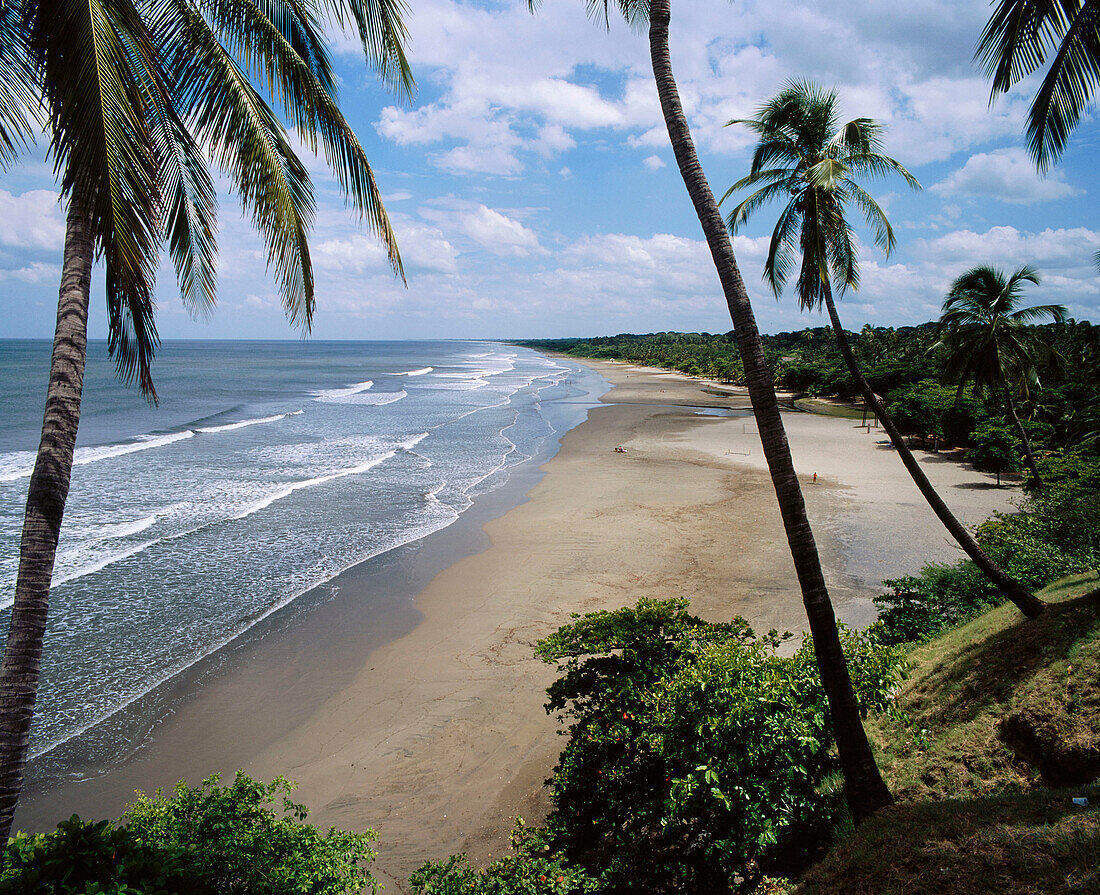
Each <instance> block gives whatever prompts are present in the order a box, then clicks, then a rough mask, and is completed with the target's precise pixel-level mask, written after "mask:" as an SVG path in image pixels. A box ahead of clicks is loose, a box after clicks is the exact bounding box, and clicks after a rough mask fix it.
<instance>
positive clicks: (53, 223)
mask: <svg viewBox="0 0 1100 895" xmlns="http://www.w3.org/2000/svg"><path fill="white" fill-rule="evenodd" d="M64 243H65V218H64V216H63V215H62V213H61V206H60V205H59V204H58V201H57V192H56V190H28V191H27V192H25V193H22V194H21V195H18V196H14V195H12V194H11V193H9V192H8V191H7V190H0V244H3V245H8V246H15V247H17V248H24V249H42V250H45V251H54V252H57V253H58V254H60V252H61V250H62V248H63V246H64Z"/></svg>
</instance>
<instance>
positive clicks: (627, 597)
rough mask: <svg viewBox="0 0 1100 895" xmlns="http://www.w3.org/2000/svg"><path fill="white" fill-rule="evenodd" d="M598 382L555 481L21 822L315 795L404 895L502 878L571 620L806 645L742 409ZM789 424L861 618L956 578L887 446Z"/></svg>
mask: <svg viewBox="0 0 1100 895" xmlns="http://www.w3.org/2000/svg"><path fill="white" fill-rule="evenodd" d="M587 363H589V365H590V366H592V367H594V368H595V369H597V370H598V371H599V372H600V373H601V374H603V375H604V376H605V377H606V378H607V379H608V380H609V381H610V382H611V383H612V384H613V385H614V386H615V387H614V388H613V390H612V391H611V392H609V393H608V394H607V395H605V396H604V398H603V402H604V403H605V404H606V405H607V406H601V407H598V408H595V409H594V410H592V411H591V412H590V413H589V418H588V420H587V421H586V422H584V423H582V424H581V425H580V426H578V427H576V428H575V429H573V430H571V431H570V432H569V433H567V434H566V436H565V438H564V439H563V442H562V447H561V450H560V451H559V452H558V453H557V455H556V456H554V457H553V459H551V460H550V461H549V462H548V463H547V464H545V466H544V467H543V470H542V477H541V479H539V480H538V481H537V483H534V484H533V486H532V482H533V481H534V479H535V477H536V475H535V471H534V470H527V471H526V472H523V473H521V474H520V475H519V476H518V477H517V478H516V479H515V480H514V481H513V482H511V483H510V484H509V485H508V486H506V488H505V489H502V491H503V492H504V493H499V492H498V493H497V494H496V495H489V498H488V499H487V500H485V501H482V503H481V504H480V505H479V506H475V507H474V508H473V509H471V510H470V511H469V513H468V514H467V515H468V516H469V518H468V519H466V520H465V521H464V522H463V521H460V522H459V523H456V524H455V525H454V526H452V527H451V528H450V529H447V530H445V531H443V532H439V533H437V534H436V535H433V536H431V538H429V539H427V540H426V541H425V542H423V543H421V544H420V545H412V546H410V547H409V548H405V549H404V550H403V551H401V552H399V554H398V555H395V556H393V557H390V558H389V559H388V560H387V561H386V562H385V563H382V564H377V563H376V564H375V565H374V566H372V568H371V570H369V571H368V572H363V571H359V572H357V571H355V570H353V571H352V572H350V573H347V574H346V575H345V576H343V578H342V580H341V581H340V582H339V596H338V598H336V599H331V600H318V601H316V605H313V606H304V607H299V610H298V612H297V614H296V615H295V616H294V617H292V618H289V619H282V620H281V621H280V622H279V623H278V624H277V625H273V626H272V629H271V630H270V631H269V632H267V634H268V636H265V637H263V638H262V639H254V640H253V641H252V642H251V643H250V644H249V645H247V646H246V647H242V649H241V650H240V651H239V653H238V654H236V655H235V656H233V657H231V658H229V659H227V660H225V661H223V662H222V663H221V665H220V666H219V667H217V668H213V669H210V670H208V672H207V673H206V674H205V675H204V676H203V679H202V680H201V681H193V682H190V683H188V684H187V687H188V688H189V689H190V690H191V691H192V692H190V693H189V695H188V696H187V697H186V698H184V699H182V700H181V701H180V702H179V703H178V705H177V706H176V708H175V710H174V711H173V713H172V714H171V715H170V716H169V717H168V718H166V719H165V720H164V721H163V722H162V723H160V724H159V725H158V726H157V727H156V728H155V729H154V731H153V733H152V734H151V736H150V738H149V741H148V743H146V744H145V746H144V747H143V748H142V749H140V750H139V751H138V752H137V754H136V755H135V756H134V757H133V758H132V759H131V760H129V761H127V762H126V763H125V764H123V765H122V766H121V767H117V768H113V769H111V770H109V771H108V772H107V773H105V774H100V775H98V776H95V777H94V778H93V779H89V780H84V781H82V782H81V781H73V782H70V783H66V784H64V785H62V786H55V787H53V788H52V789H51V790H49V791H45V792H34V791H33V789H32V792H31V793H30V798H28V799H27V800H26V802H25V803H24V804H23V805H22V806H21V811H20V814H19V815H18V816H17V824H18V825H22V826H24V827H31V828H38V827H43V826H48V825H50V823H51V822H55V821H56V819H58V818H59V817H61V816H65V815H67V814H68V813H71V811H73V810H76V811H79V812H80V813H81V814H82V815H84V816H88V817H91V816H117V814H118V813H119V810H120V808H121V806H122V805H123V804H124V803H125V802H126V801H128V800H129V799H130V798H131V797H132V792H133V790H134V789H135V788H141V789H145V790H151V789H154V788H156V787H157V786H163V787H170V786H171V785H172V784H173V783H174V782H175V780H177V779H179V778H180V777H186V778H188V779H189V780H191V781H195V780H197V779H199V778H200V777H202V776H205V775H206V774H208V773H211V772H213V771H216V770H220V771H223V772H225V773H232V771H233V770H235V769H236V768H237V767H243V768H245V769H246V770H248V771H249V772H250V773H252V774H255V775H259V776H261V777H265V778H267V777H270V776H272V775H274V774H279V773H281V774H285V775H286V776H289V777H290V778H291V779H294V780H297V781H298V783H299V785H300V789H299V792H298V796H299V797H300V799H301V800H302V801H303V802H305V803H306V804H307V805H308V806H309V808H310V810H311V812H312V820H313V821H314V822H316V823H318V824H319V825H321V826H328V825H338V826H343V827H347V828H350V829H363V828H366V827H370V828H373V829H375V830H377V831H378V832H379V841H378V844H377V850H378V855H379V857H378V862H377V864H376V868H375V871H376V874H377V875H378V877H379V878H380V880H381V881H382V882H383V883H384V884H385V885H386V886H387V889H388V890H389V891H391V892H392V891H403V890H404V888H405V886H404V882H405V880H406V879H407V877H408V874H409V873H410V872H411V871H412V870H413V869H415V867H416V866H417V865H418V864H420V863H421V862H422V861H423V860H424V859H426V858H440V857H443V856H445V855H447V854H450V853H452V852H456V851H468V852H469V853H470V855H471V857H472V858H473V859H474V860H475V861H478V862H484V861H487V860H489V859H490V857H491V856H492V855H496V854H499V853H500V852H501V851H502V850H503V849H504V848H505V847H506V844H507V833H508V830H509V829H510V828H511V826H512V823H513V820H514V818H515V817H516V816H517V815H522V816H524V817H526V818H528V819H529V820H532V819H538V817H539V816H540V815H541V814H542V813H543V812H544V811H545V810H546V807H547V802H546V794H545V790H544V788H543V786H542V783H543V781H544V780H545V778H546V777H547V776H548V774H549V772H550V770H551V769H552V767H553V765H554V761H555V759H556V755H557V751H558V750H559V749H560V746H561V739H560V738H559V737H558V736H557V735H556V729H557V728H556V724H555V722H554V721H553V720H552V719H551V718H549V717H547V716H546V714H545V712H544V711H543V708H542V704H543V700H544V690H545V688H546V686H547V685H548V684H549V683H550V681H551V680H552V678H553V669H552V668H551V667H548V666H546V665H544V664H543V663H541V662H539V661H538V660H536V659H535V658H533V655H532V649H533V646H534V643H535V642H536V641H537V640H538V639H539V638H540V637H543V636H545V635H546V634H548V633H550V632H551V631H553V630H554V628H556V627H557V626H558V625H560V624H562V623H564V622H566V621H567V620H568V618H569V615H570V613H571V612H586V611H591V610H594V609H601V608H613V607H617V606H623V605H627V604H630V603H633V602H635V601H636V600H638V599H639V598H641V597H654V598H663V597H673V596H682V597H687V598H688V599H689V600H691V603H692V608H693V610H694V611H695V612H697V613H698V614H700V615H703V616H705V617H708V618H713V619H726V618H730V617H732V616H735V615H742V616H744V617H746V618H747V619H749V621H750V622H751V623H752V624H753V625H754V626H756V627H757V628H758V629H759V630H766V629H768V628H778V629H780V630H794V631H798V630H801V628H802V626H803V614H802V604H801V599H800V595H799V592H798V589H797V585H796V583H795V579H794V569H793V565H792V563H791V560H790V556H789V554H788V552H787V545H786V541H785V539H784V537H783V532H782V527H781V524H780V519H779V512H778V509H777V507H776V505H775V497H774V492H773V491H772V486H771V482H770V479H769V478H768V476H767V472H766V469H765V468H764V465H763V458H762V456H761V454H760V445H759V439H758V437H757V436H756V434H755V432H756V427H755V422H754V421H753V419H752V416H751V413H749V412H748V400H747V398H746V397H745V395H744V392H743V390H739V389H725V388H723V387H721V386H717V385H715V384H706V383H701V382H699V381H697V380H692V379H689V378H687V377H683V376H679V375H678V374H673V373H667V372H662V371H657V370H651V369H645V368H639V367H631V366H629V365H624V364H616V363H610V362H587ZM708 407H709V408H733V409H732V411H730V412H725V411H722V410H716V411H715V412H716V413H722V414H723V415H705V412H704V411H703V410H701V408H708ZM784 416H785V421H786V423H787V426H788V433H789V437H790V440H791V445H792V451H793V454H794V457H795V464H796V468H797V469H798V472H799V475H800V477H801V478H802V480H803V482H804V487H805V492H806V497H807V504H808V509H809V512H810V516H811V520H812V522H813V524H814V530H815V534H816V536H817V540H818V544H819V548H820V550H821V553H822V560H823V564H824V565H825V568H826V576H827V579H828V581H829V585H830V590H831V593H832V595H833V599H834V603H835V605H836V607H837V612H838V615H839V616H840V618H841V619H842V620H845V621H848V622H851V623H854V624H862V623H865V622H866V621H868V620H870V619H871V618H872V617H873V608H872V607H871V603H870V599H871V598H872V597H873V596H875V595H877V594H878V593H879V592H880V591H881V587H880V585H879V581H880V580H881V579H882V578H887V577H894V576H897V575H901V574H906V573H911V572H914V571H916V570H917V569H919V567H920V565H921V564H923V563H924V562H927V561H930V560H945V561H948V560H953V559H955V558H956V557H957V556H958V553H957V551H956V550H955V549H954V548H953V547H952V546H951V545H949V544H948V543H947V542H946V539H945V536H944V535H943V534H942V532H941V529H940V528H939V523H938V522H937V521H936V519H935V517H934V516H932V514H931V511H929V510H928V509H927V507H925V506H924V505H923V503H922V501H921V498H920V496H919V493H918V492H917V491H916V488H915V486H914V485H913V484H912V483H911V482H910V481H909V479H908V477H907V475H906V473H905V471H904V469H903V468H902V466H901V464H900V462H899V461H898V459H897V458H896V456H894V452H893V450H892V449H890V448H889V447H888V446H884V445H883V444H882V443H881V442H882V441H883V439H884V436H883V435H882V433H881V432H877V431H876V430H872V431H871V432H870V433H867V432H866V431H865V430H863V429H860V428H858V427H856V426H855V424H854V423H853V421H850V420H844V419H836V418H829V417H819V416H812V415H809V414H803V413H795V412H792V413H787V414H785V415H784ZM616 447H623V448H625V453H618V452H616V451H615V448H616ZM921 456H922V462H923V463H925V465H926V468H927V469H928V472H929V475H930V477H931V478H932V480H933V482H934V483H935V484H937V486H939V487H941V488H942V489H943V491H942V493H944V494H945V496H946V499H947V500H948V502H949V504H950V505H951V506H952V507H953V508H954V509H956V510H957V511H958V512H960V514H961V515H962V517H963V518H964V520H965V521H967V522H968V523H973V522H977V521H980V520H981V519H982V518H985V516H987V515H988V514H989V513H990V512H992V511H993V510H995V509H1010V498H1011V497H1012V495H1013V489H1008V488H1005V489H996V488H994V487H992V481H993V479H992V478H991V477H989V476H985V475H983V474H981V473H976V472H974V471H973V470H971V469H969V468H968V467H965V466H962V465H960V464H958V463H955V462H952V461H950V460H947V459H945V458H943V457H942V456H938V455H932V454H927V455H921ZM815 472H816V473H817V474H818V475H817V482H816V483H814V482H813V473H815ZM509 488H510V489H512V492H514V491H515V489H517V488H523V489H524V490H527V489H529V491H528V493H527V499H526V500H525V502H523V503H521V504H519V505H518V506H515V507H514V508H511V509H507V511H506V512H505V511H504V510H505V508H506V507H507V506H509V505H510V504H511V503H512V502H514V501H515V499H516V497H515V495H514V493H512V492H508V491H507V489H509ZM479 514H480V515H479ZM463 526H464V527H463ZM471 528H472V529H473V533H472V534H471ZM448 533H449V534H448ZM380 589H381V590H385V591H386V592H387V593H388V597H387V599H389V601H390V602H391V603H392V606H391V608H392V610H393V611H391V612H389V614H388V615H387V616H386V617H387V619H389V621H388V622H387V624H386V625H385V626H383V628H381V629H379V627H378V625H377V624H375V623H373V622H372V619H371V613H370V611H369V607H370V605H371V603H370V602H369V601H368V599H367V598H368V597H370V598H371V599H376V598H377V597H378V594H377V591H379V590H380Z"/></svg>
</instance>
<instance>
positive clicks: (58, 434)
mask: <svg viewBox="0 0 1100 895" xmlns="http://www.w3.org/2000/svg"><path fill="white" fill-rule="evenodd" d="M93 254H94V246H93V243H92V237H91V226H90V221H89V218H88V216H87V214H86V213H85V212H84V205H83V203H82V202H80V201H79V200H78V198H77V197H76V196H74V197H73V198H72V200H71V202H70V205H69V216H68V222H67V228H66V231H65V255H64V263H63V266H62V269H61V289H60V294H59V296H58V302H57V329H56V330H55V333H54V340H53V357H52V359H51V361H50V384H49V388H48V390H47V392H46V412H45V415H44V417H43V420H42V440H41V442H40V443H39V446H38V457H37V458H36V460H35V463H34V472H32V473H31V481H30V488H29V491H28V494H27V509H26V514H25V515H24V519H23V539H22V542H21V543H20V547H19V574H18V577H17V579H16V584H15V603H14V605H13V606H12V612H11V627H10V629H9V633H8V642H7V647H6V649H5V650H4V660H3V664H2V665H0V843H5V842H7V841H8V836H9V835H10V834H11V825H12V819H13V818H14V816H15V805H16V803H17V802H18V800H19V793H20V791H21V790H22V788H23V770H24V767H25V766H26V761H27V745H28V741H29V734H30V728H31V719H32V718H33V716H34V703H35V699H36V697H37V696H38V677H39V671H40V669H41V659H42V638H43V635H44V633H45V630H46V609H47V605H48V602H49V597H50V579H51V577H52V576H53V564H54V556H55V554H56V552H57V538H58V534H59V533H60V530H61V518H62V515H63V514H64V512H65V500H66V498H67V497H68V494H69V475H70V473H71V472H72V465H73V450H74V449H75V447H76V430H77V424H78V423H79V422H80V395H81V390H82V388H83V385H84V362H85V358H86V355H87V347H88V295H89V292H90V289H91V279H92V260H93Z"/></svg>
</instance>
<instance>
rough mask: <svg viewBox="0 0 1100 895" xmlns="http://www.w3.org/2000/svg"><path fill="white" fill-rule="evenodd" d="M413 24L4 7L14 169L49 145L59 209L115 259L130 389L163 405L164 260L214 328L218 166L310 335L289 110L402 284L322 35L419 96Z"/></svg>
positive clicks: (306, 199)
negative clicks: (30, 147) (351, 48)
mask: <svg viewBox="0 0 1100 895" xmlns="http://www.w3.org/2000/svg"><path fill="white" fill-rule="evenodd" d="M403 12H404V4H403V2H402V0H52V2H51V3H48V4H46V3H38V2H32V0H7V2H6V3H5V4H3V6H2V7H0V65H2V66H3V69H4V72H5V78H4V79H3V82H2V84H0V161H2V162H3V163H5V164H6V163H10V162H11V161H12V160H13V159H14V158H15V157H16V156H17V155H18V153H19V152H20V151H21V150H22V148H23V147H24V146H26V145H27V144H29V143H31V142H32V141H33V140H34V138H35V136H36V132H38V131H39V129H41V130H44V131H45V134H46V138H47V139H48V142H49V152H50V156H51V158H52V160H53V164H54V168H55V173H56V175H57V177H58V180H59V182H60V185H61V192H62V198H63V199H67V200H68V202H69V204H70V209H71V210H72V211H75V212H77V213H78V214H79V216H80V217H81V218H82V219H83V221H82V222H83V224H84V225H85V226H87V227H88V228H89V230H90V232H91V233H92V234H93V239H94V244H95V247H96V252H97V255H99V256H101V257H102V259H103V261H104V262H105V270H106V293H107V307H108V317H109V323H110V342H109V347H110V352H111V354H112V356H113V357H114V358H115V362H116V365H117V368H118V371H119V373H120V375H122V377H123V378H124V379H126V380H127V381H132V380H137V381H138V382H139V383H140V385H141V388H142V390H143V391H144V392H145V393H146V394H148V395H150V396H152V397H154V398H155V391H154V388H153V382H152V378H151V375H150V362H151V360H152V356H153V353H154V351H155V349H156V346H157V344H158V340H157V333H156V325H155V322H154V319H153V314H154V285H155V275H156V267H157V263H158V259H159V257H160V254H161V251H162V250H163V249H164V248H165V247H167V249H168V252H169V254H170V255H171V258H172V261H173V264H174V266H175V272H176V277H177V281H178V285H179V289H180V293H181V295H182V297H183V300H184V302H185V304H186V305H187V307H188V308H189V309H190V310H191V311H192V312H193V313H197V314H202V313H205V312H207V311H209V310H210V309H211V308H212V306H213V304H214V301H215V267H214V263H215V256H216V230H217V227H216V204H215V199H216V194H215V189H214V184H213V181H212V178H211V175H210V171H209V167H208V161H207V159H208V157H209V158H210V159H212V160H213V161H214V162H215V163H216V164H217V166H218V167H219V168H220V169H221V170H222V171H223V172H225V173H226V174H227V175H228V177H229V179H230V181H231V182H232V184H233V186H234V187H235V189H236V192H237V194H238V195H239V197H240V200H241V203H242V205H243V207H244V209H245V210H246V211H247V212H248V213H249V214H250V216H251V218H252V221H253V223H254V224H255V226H256V228H257V230H258V231H259V233H260V234H261V236H262V238H263V241H264V244H265V246H266V251H267V261H268V265H269V267H270V268H272V269H273V270H274V272H275V274H276V277H277V280H278V283H279V287H280V291H281V294H282V301H283V305H284V307H285V309H286V311H287V314H288V316H289V317H290V319H291V320H292V321H294V322H296V323H299V324H300V325H302V326H303V327H304V328H305V329H307V330H308V329H309V327H310V324H311V321H312V315H313V308H314V281H313V268H312V264H311V262H310V256H309V249H308V246H307V244H306V237H307V235H308V233H309V230H310V227H311V225H312V220H313V213H314V198H313V187H312V183H311V181H310V177H309V174H308V172H307V171H306V168H305V166H304V165H303V164H302V162H301V161H300V160H299V159H298V158H297V156H296V155H295V152H294V148H293V145H292V140H291V136H290V135H289V133H288V130H287V126H286V124H284V120H283V119H281V118H280V115H279V114H278V113H279V112H281V113H282V115H283V116H285V120H286V122H287V123H288V124H289V125H291V126H292V127H293V129H294V131H295V132H296V134H297V136H298V138H299V139H300V140H301V141H302V142H303V143H304V144H305V145H306V146H307V147H308V148H309V149H310V150H312V151H314V152H316V151H318V149H319V148H321V149H323V151H324V154H325V158H326V160H327V162H328V164H329V166H330V167H331V168H332V170H333V172H334V173H335V175H336V177H337V179H338V180H339V182H340V184H341V186H342V187H343V189H344V192H345V194H346V197H347V199H348V202H349V204H350V205H351V206H352V207H353V208H354V209H356V210H357V211H358V212H359V214H360V216H361V218H362V220H364V221H365V222H366V224H367V225H368V227H369V228H370V229H371V230H372V231H373V232H374V233H375V234H376V235H377V236H378V237H379V238H380V239H381V240H382V242H383V243H384V244H385V245H386V247H387V250H388V253H389V260H390V263H391V265H392V266H393V269H394V271H395V272H396V273H397V274H398V275H401V259H400V256H399V254H398V251H397V245H396V241H395V238H394V234H393V230H392V227H391V226H390V222H389V219H388V218H387V216H386V211H385V209H384V207H383V205H382V201H381V197H380V195H379V191H378V186H377V184H376V182H375V179H374V174H373V172H372V170H371V167H370V164H369V162H368V160H367V157H366V154H365V153H364V151H363V147H362V146H361V145H360V143H359V141H358V139H357V138H356V137H355V134H354V133H353V132H352V130H351V128H350V127H349V125H348V123H347V121H346V120H345V119H344V116H343V114H342V113H341V112H340V109H339V107H338V105H337V91H336V77H335V75H334V73H333V69H332V65H331V61H330V59H329V56H328V53H327V51H326V48H325V43H324V40H323V34H322V22H323V20H324V19H325V18H326V17H333V18H335V20H336V21H337V22H338V23H340V24H341V25H347V26H354V28H355V29H356V30H357V31H358V33H359V36H360V38H361V40H362V43H363V47H364V50H365V51H366V54H367V58H368V60H369V61H370V62H371V63H372V64H373V65H374V67H375V68H376V70H377V73H378V74H379V76H380V77H381V78H382V79H383V81H385V82H387V83H388V84H390V85H391V86H394V87H396V88H397V89H399V90H402V91H405V92H406V93H407V92H409V91H411V90H412V87H413V82H412V78H411V74H410V72H409V67H408V63H407V61H406V59H405V56H404V53H403V50H402V48H401V47H402V42H403V40H404V37H405V31H404V25H403V24H402V22H401V14H402V13H403ZM261 90H264V91H266V97H267V98H265V96H264V94H262V93H261ZM273 106H274V108H273ZM277 110H278V111H277Z"/></svg>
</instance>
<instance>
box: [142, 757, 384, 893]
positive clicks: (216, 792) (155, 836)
mask: <svg viewBox="0 0 1100 895" xmlns="http://www.w3.org/2000/svg"><path fill="white" fill-rule="evenodd" d="M218 781H219V778H218V776H217V775H214V776H213V777H210V778H208V779H207V780H204V781H203V783H202V785H201V786H196V787H189V786H187V785H186V784H185V783H182V782H181V783H180V784H178V785H177V786H176V790H175V795H174V796H173V797H166V796H163V795H162V794H161V793H160V792H159V791H158V792H157V793H156V795H155V796H153V797H152V798H149V797H147V796H144V795H140V797H139V798H138V800H137V801H136V802H135V803H134V804H133V805H131V806H130V807H129V808H128V809H127V811H126V814H125V815H124V820H125V821H126V824H127V826H126V831H127V832H128V834H129V835H131V836H134V837H135V838H137V839H139V840H141V841H143V842H148V843H154V844H156V845H158V846H159V847H161V848H166V849H172V850H177V851H178V852H180V853H182V854H184V855H185V857H186V862H187V867H188V870H189V872H190V873H191V874H192V875H193V876H195V877H196V878H199V879H201V880H203V881H204V883H205V884H206V885H207V886H209V887H210V889H211V890H212V891H214V892H217V893H218V895H344V893H358V892H360V891H361V890H363V889H364V888H366V889H369V890H371V891H375V890H376V889H377V885H376V883H375V881H374V879H373V878H372V877H371V875H370V873H369V872H368V871H367V869H366V868H367V865H368V864H369V863H370V862H371V861H372V860H373V858H374V852H373V850H372V849H371V847H370V843H371V842H372V841H373V840H374V838H375V834H374V833H373V832H366V833H348V832H344V831H341V830H336V829H330V830H329V831H328V832H326V833H322V832H321V831H320V830H318V829H317V828H316V827H314V826H312V825H311V824H307V823H305V819H306V816H307V813H306V809H305V808H304V807H303V806H301V805H298V804H295V803H294V802H292V801H291V800H290V793H291V792H292V791H293V789H294V785H293V784H292V783H291V782H290V781H288V780H286V779H285V778H283V777H276V778H275V779H274V780H273V781H272V782H271V783H261V782H259V781H257V780H253V779H252V778H250V777H248V776H247V775H245V773H244V772H243V771H238V772H237V775H236V777H235V778H234V780H233V782H232V783H231V784H230V785H228V786H221V785H219V782H218Z"/></svg>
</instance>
